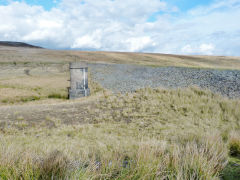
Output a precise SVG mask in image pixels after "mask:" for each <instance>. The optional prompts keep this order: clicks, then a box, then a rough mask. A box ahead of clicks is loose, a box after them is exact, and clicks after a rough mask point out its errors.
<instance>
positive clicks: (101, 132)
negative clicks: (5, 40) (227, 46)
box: [0, 88, 240, 180]
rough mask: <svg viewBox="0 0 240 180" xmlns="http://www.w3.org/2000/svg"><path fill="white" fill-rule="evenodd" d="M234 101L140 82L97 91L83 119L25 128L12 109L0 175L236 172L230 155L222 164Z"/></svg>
mask: <svg viewBox="0 0 240 180" xmlns="http://www.w3.org/2000/svg"><path fill="white" fill-rule="evenodd" d="M97 89H98V88H97ZM239 104H240V101H239V100H230V99H227V98H223V97H221V96H219V95H215V94H213V93H211V92H210V91H202V90H200V89H198V88H191V89H178V90H164V89H149V88H146V89H142V90H138V91H137V92H135V93H128V94H125V95H121V94H118V95H116V94H112V93H110V92H108V91H103V94H102V96H101V97H100V98H98V99H96V101H95V102H94V103H93V104H92V105H91V107H92V108H87V111H88V113H87V115H86V117H85V121H84V122H86V123H85V124H78V123H77V124H72V125H71V124H64V119H55V118H54V117H48V118H46V119H45V120H44V121H46V123H43V122H39V123H37V122H36V123H35V125H34V126H32V127H29V126H26V124H28V122H26V120H25V119H24V117H21V118H20V114H19V118H18V119H17V120H16V121H11V123H10V122H9V123H8V124H7V125H6V126H4V127H2V128H1V133H0V140H1V146H0V177H1V178H2V179H164V180H167V179H176V180H185V179H189V180H193V179H194V180H195V179H203V180H208V179H219V178H220V177H222V178H224V179H230V178H231V177H234V178H239V175H238V174H237V172H239V169H237V167H236V166H234V165H233V164H232V160H231V159H230V163H229V164H228V161H229V156H230V155H235V154H236V153H238V147H239V146H238V139H239V127H240V126H239V121H240V119H239V117H240V116H239V115H240V111H239V109H238V108H236V107H239ZM33 118H34V117H33ZM49 121H51V122H53V123H54V126H48V125H49ZM50 124H52V123H50ZM20 126H21V127H22V128H19V127H20ZM233 150H234V154H233ZM233 167H234V168H233ZM232 173H235V174H232Z"/></svg>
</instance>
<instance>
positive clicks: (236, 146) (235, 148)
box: [229, 131, 240, 157]
mask: <svg viewBox="0 0 240 180" xmlns="http://www.w3.org/2000/svg"><path fill="white" fill-rule="evenodd" d="M229 149H230V155H231V156H235V157H240V134H239V133H238V132H236V131H235V132H231V133H230V137H229Z"/></svg>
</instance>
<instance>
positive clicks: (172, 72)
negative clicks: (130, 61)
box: [89, 64, 240, 98]
mask: <svg viewBox="0 0 240 180" xmlns="http://www.w3.org/2000/svg"><path fill="white" fill-rule="evenodd" d="M89 67H90V72H91V74H92V77H93V79H94V80H95V81H97V82H98V83H99V84H100V85H102V86H103V87H104V88H107V89H109V90H112V91H113V92H115V93H118V92H131V91H135V90H137V89H140V88H144V87H153V88H155V87H162V88H182V87H190V86H197V87H200V88H203V89H209V90H211V91H212V92H214V93H220V94H221V95H223V96H227V97H230V98H240V71H238V70H213V69H197V68H183V67H179V68H178V67H148V66H138V65H127V64H89Z"/></svg>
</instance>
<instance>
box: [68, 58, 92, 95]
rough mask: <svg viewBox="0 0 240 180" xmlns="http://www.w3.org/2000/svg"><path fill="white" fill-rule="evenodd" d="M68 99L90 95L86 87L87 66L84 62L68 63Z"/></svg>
mask: <svg viewBox="0 0 240 180" xmlns="http://www.w3.org/2000/svg"><path fill="white" fill-rule="evenodd" d="M69 69H70V88H69V99H76V98H80V97H84V96H89V95H90V89H89V88H88V67H87V66H86V64H83V63H79V62H74V63H70V66H69Z"/></svg>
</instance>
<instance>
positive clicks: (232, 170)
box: [222, 157, 240, 180]
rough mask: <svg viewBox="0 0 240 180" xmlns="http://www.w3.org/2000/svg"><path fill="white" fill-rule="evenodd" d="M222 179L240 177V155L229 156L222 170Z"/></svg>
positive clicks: (235, 179) (229, 179) (228, 179)
mask: <svg viewBox="0 0 240 180" xmlns="http://www.w3.org/2000/svg"><path fill="white" fill-rule="evenodd" d="M222 178H223V179H224V180H237V179H240V157H230V159H229V163H228V165H227V167H226V168H225V169H224V171H223V176H222Z"/></svg>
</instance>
